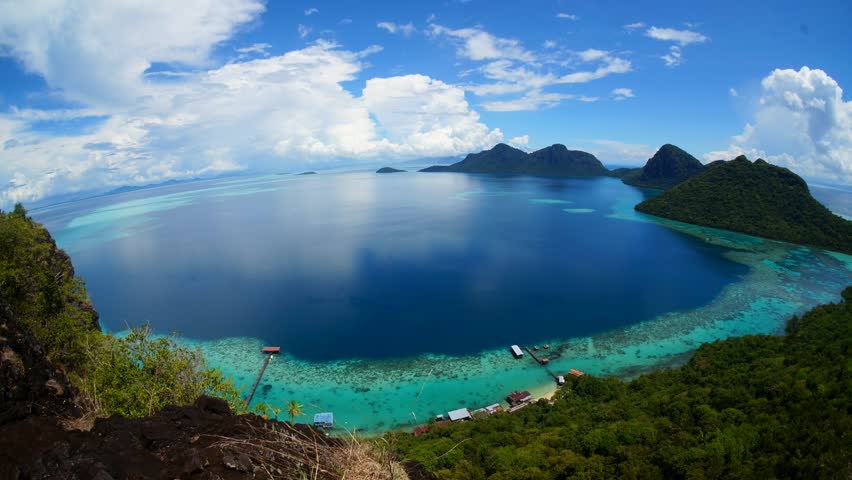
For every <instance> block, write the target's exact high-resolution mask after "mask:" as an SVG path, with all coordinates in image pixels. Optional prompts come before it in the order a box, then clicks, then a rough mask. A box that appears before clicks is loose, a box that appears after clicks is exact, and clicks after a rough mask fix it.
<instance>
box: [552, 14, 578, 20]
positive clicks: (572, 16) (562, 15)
mask: <svg viewBox="0 0 852 480" xmlns="http://www.w3.org/2000/svg"><path fill="white" fill-rule="evenodd" d="M556 18H564V19H566V20H577V19H578V18H580V17H578V16H577V15H574V14H573V13H557V14H556Z"/></svg>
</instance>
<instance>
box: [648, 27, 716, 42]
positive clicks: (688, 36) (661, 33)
mask: <svg viewBox="0 0 852 480" xmlns="http://www.w3.org/2000/svg"><path fill="white" fill-rule="evenodd" d="M645 35H647V36H649V37H651V38H653V39H656V40H663V41H667V42H677V43H679V44H680V45H681V46H686V45H689V44H690V43H704V42H706V41H707V37H705V36H704V35H702V34H700V33H698V32H693V31H692V30H677V29H674V28H659V27H651V28H649V29H648V30H647V31H646V32H645Z"/></svg>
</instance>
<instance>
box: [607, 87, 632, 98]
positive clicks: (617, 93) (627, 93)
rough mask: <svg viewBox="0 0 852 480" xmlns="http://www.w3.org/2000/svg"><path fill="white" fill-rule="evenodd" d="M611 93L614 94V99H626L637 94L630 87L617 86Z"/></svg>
mask: <svg viewBox="0 0 852 480" xmlns="http://www.w3.org/2000/svg"><path fill="white" fill-rule="evenodd" d="M610 93H611V94H612V98H613V99H614V100H626V99H628V98H633V97H634V96H635V95H634V94H633V90H631V89H629V88H616V89H614V90H613V91H612V92H610Z"/></svg>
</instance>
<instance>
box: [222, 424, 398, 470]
mask: <svg viewBox="0 0 852 480" xmlns="http://www.w3.org/2000/svg"><path fill="white" fill-rule="evenodd" d="M211 437H213V438H214V439H215V442H214V443H213V444H212V445H211V446H212V447H217V448H220V449H222V450H223V451H226V452H231V453H233V454H235V455H245V456H247V457H248V458H249V459H250V460H251V462H252V463H253V464H254V465H255V466H259V467H260V470H261V472H262V473H261V472H257V474H256V475H257V478H269V479H273V478H294V479H305V480H408V476H407V475H406V474H405V471H404V470H403V469H402V466H400V465H399V464H398V463H397V462H396V461H395V460H394V459H393V457H392V455H391V454H390V451H389V449H387V448H385V446H382V445H380V444H379V443H376V442H372V441H369V440H365V439H361V438H358V437H357V436H356V435H354V434H350V435H349V436H348V437H347V438H345V439H338V438H328V437H326V436H325V435H324V434H323V433H321V432H317V431H315V430H312V429H307V428H305V429H303V428H295V427H293V426H292V425H289V424H286V423H277V424H274V426H273V427H266V428H253V429H252V431H251V432H250V434H249V435H241V436H240V437H239V438H236V437H227V436H211ZM264 474H265V475H264Z"/></svg>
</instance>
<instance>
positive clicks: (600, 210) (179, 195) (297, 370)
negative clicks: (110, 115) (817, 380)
mask: <svg viewBox="0 0 852 480" xmlns="http://www.w3.org/2000/svg"><path fill="white" fill-rule="evenodd" d="M435 175H438V176H436V177H430V176H429V175H426V176H424V175H420V176H419V177H412V179H408V180H404V182H408V183H405V185H406V188H408V189H410V188H415V187H416V185H415V184H416V183H417V182H431V183H430V186H429V189H430V190H429V191H430V192H431V193H432V194H433V195H435V196H436V197H438V198H436V199H435V201H436V202H439V201H443V200H441V199H446V201H447V202H453V203H449V205H452V206H453V208H454V210H453V212H456V211H457V210H456V209H462V211H463V212H464V214H465V215H468V214H471V215H472V214H476V213H477V212H475V211H474V212H470V211H467V210H464V209H465V208H472V207H470V205H478V204H477V203H476V202H481V201H489V202H497V201H501V202H507V203H505V204H501V206H505V207H506V208H508V207H510V206H518V207H517V208H542V209H552V211H550V210H549V211H548V212H550V213H548V215H559V214H560V213H559V212H562V213H561V215H564V216H565V217H564V218H565V219H566V222H589V223H582V224H570V225H575V226H576V225H582V226H588V228H595V227H596V226H597V225H601V224H608V223H607V222H609V223H611V224H612V225H616V226H618V225H621V226H626V227H630V225H632V224H635V225H643V226H652V227H653V228H654V229H664V230H668V231H671V232H676V233H677V234H678V235H679V236H682V237H688V238H689V239H691V240H690V241H691V242H696V241H697V242H698V243H701V244H705V245H713V246H715V247H718V249H719V250H718V251H719V252H720V253H714V255H716V254H718V255H723V256H724V257H725V258H726V259H727V260H729V261H731V262H734V263H736V264H737V265H740V266H743V271H744V272H745V273H744V274H743V275H740V276H738V277H737V278H736V281H732V282H729V283H727V284H726V285H724V286H723V287H722V288H721V289H720V290H718V291H714V294H713V295H711V296H710V297H709V298H710V299H709V301H708V302H706V303H704V304H701V305H697V306H692V307H690V308H678V309H673V310H670V311H665V312H662V313H659V314H656V315H654V316H652V317H650V318H645V319H642V320H641V321H638V322H636V321H632V322H629V324H626V325H623V326H618V327H612V328H606V329H603V330H601V329H598V330H597V331H594V333H592V334H588V335H585V334H584V335H575V334H573V333H572V332H574V331H577V330H579V329H580V328H581V327H582V325H581V322H582V319H574V320H572V322H573V323H572V322H566V323H565V325H564V328H562V329H560V328H558V327H559V325H558V324H557V325H556V327H557V328H555V329H553V330H551V331H556V332H561V333H559V334H554V335H551V336H549V337H538V340H537V342H538V343H539V344H543V343H550V344H551V345H552V348H551V349H550V350H549V351H548V353H547V355H548V356H549V357H550V358H551V359H552V361H551V364H550V370H551V371H553V372H557V373H564V372H567V371H568V369H570V368H579V369H581V370H584V371H586V372H588V373H592V374H595V375H617V376H621V377H633V376H635V375H638V374H640V373H642V372H645V371H649V370H653V369H656V368H661V367H667V366H671V365H676V364H679V363H681V362H683V361H685V359H686V358H688V353H689V352H691V351H693V350H694V349H695V348H697V347H698V346H699V345H700V344H701V343H704V342H708V341H713V340H716V339H722V338H727V337H729V336H739V335H747V334H755V333H768V334H772V333H778V332H780V331H781V330H782V329H783V325H784V322H785V321H786V319H788V318H789V317H790V316H792V315H793V314H796V313H801V312H803V311H805V310H807V309H809V308H811V307H812V306H814V305H817V304H820V303H825V302H831V301H836V300H837V299H838V298H839V292H840V290H841V289H842V288H843V287H844V286H846V285H847V284H849V283H852V257H849V256H846V255H842V254H837V253H831V252H823V251H818V250H813V249H809V248H804V247H799V246H795V245H789V244H784V243H780V242H774V241H767V240H762V239H758V238H755V237H749V236H745V235H739V234H734V233H730V232H723V231H718V230H714V229H709V228H703V227H695V226H690V225H684V224H680V223H678V222H670V221H662V220H658V219H653V218H651V217H647V216H645V215H642V214H638V213H636V212H635V211H634V210H633V205H634V204H635V203H636V201H637V199H639V198H641V196H640V195H639V194H638V193H637V191H636V190H635V189H632V188H630V187H624V186H621V185H620V184H611V183H606V184H602V185H604V187H605V188H604V187H601V189H602V191H604V192H605V193H604V194H602V197H601V198H598V199H597V200H596V201H595V202H592V203H591V204H590V203H589V202H590V201H591V200H589V198H588V197H587V198H582V199H581V198H579V194H577V193H573V194H572V191H571V190H570V188H569V189H567V190H559V189H552V190H553V191H552V194H551V195H549V196H544V195H541V193H542V191H541V189H540V188H538V187H536V188H535V189H534V191H531V190H529V189H527V188H526V186H525V185H526V184H523V183H521V184H520V185H518V184H511V185H510V188H495V187H493V185H491V184H490V183H486V184H484V187H483V186H477V187H476V188H471V186H470V185H468V184H464V183H463V182H466V181H467V180H463V178H464V177H465V176H463V175H454V174H435ZM356 178H357V179H360V178H361V177H356ZM364 178H365V179H366V178H367V177H364ZM460 179H461V180H460ZM304 181H306V180H304V179H297V178H294V177H292V176H269V177H256V178H244V179H233V180H228V181H219V182H207V183H200V184H197V185H193V186H192V187H184V188H185V189H172V190H163V191H162V192H147V193H144V194H137V195H136V196H129V197H127V196H118V197H116V198H114V199H108V200H107V201H101V202H100V203H97V204H96V205H91V206H89V207H86V208H83V207H81V206H64V207H57V208H54V209H47V210H45V211H41V212H36V217H37V219H39V220H43V221H45V222H46V223H47V225H48V227H49V228H50V229H51V231H52V232H54V234H55V236H56V237H57V241H58V242H59V244H60V245H61V246H62V247H63V248H66V249H68V250H69V251H70V252H71V253H72V255H74V258H75V264H77V260H76V259H77V258H78V257H80V258H82V259H83V260H82V262H81V265H83V267H82V268H83V270H82V273H83V274H84V276H86V277H87V278H89V275H87V273H86V271H85V269H86V268H94V267H88V265H95V264H97V262H98V261H99V259H100V261H101V262H103V261H104V260H103V259H104V258H110V259H114V260H115V261H118V260H119V259H121V258H124V257H122V256H121V255H124V256H128V257H132V258H136V257H138V256H140V255H143V253H144V251H145V248H146V245H149V243H150V242H153V241H154V240H153V237H150V236H149V235H157V234H158V232H161V231H162V230H160V229H162V228H164V227H163V226H162V222H163V219H162V218H160V217H157V214H158V213H162V212H169V211H179V210H180V209H187V208H192V207H193V206H197V205H200V204H205V205H208V206H209V205H211V204H212V205H215V204H217V202H228V201H229V199H233V198H240V197H246V198H266V197H263V195H267V194H270V195H271V194H272V193H274V192H276V191H278V190H280V189H282V188H288V187H289V185H290V183H289V182H304ZM365 181H372V180H365ZM383 181H384V180H383ZM394 181H396V180H394ZM412 182H414V183H412ZM459 182H462V184H459ZM559 185H562V184H559ZM569 185H570V183H569ZM362 187H363V185H362ZM480 187H483V188H480ZM550 187H552V185H548V188H550ZM364 191H369V189H362V190H353V191H348V192H344V193H343V194H342V195H341V199H340V200H341V201H342V202H349V204H352V203H358V202H362V201H364V202H367V201H374V199H369V198H368V199H367V200H365V199H364V195H367V194H365V193H364ZM331 194H332V193H331V192H326V195H331ZM270 198H271V197H270ZM566 204H571V206H572V208H566ZM458 205H461V207H458ZM519 205H527V206H526V207H520V206H519ZM591 206H594V207H595V208H591ZM574 207H576V208H574ZM281 208H285V207H284V206H282V207H281ZM300 208H309V207H301V206H300ZM536 212H538V211H536ZM427 213H428V212H427ZM580 213H581V214H582V215H577V214H580ZM346 214H347V216H348V217H352V216H355V217H356V218H354V220H355V221H357V222H366V221H367V220H366V219H365V218H363V217H360V216H358V215H361V214H363V212H361V211H347V212H346ZM560 218H562V217H558V216H555V217H550V216H548V217H546V219H547V222H553V221H554V219H556V220H559V219H560ZM350 219H351V218H350ZM574 219H577V220H574ZM619 222H632V223H625V224H622V223H619ZM313 228H322V226H321V225H320V226H315V227H313ZM625 231H631V232H632V231H633V230H632V229H629V228H628V230H625ZM638 231H640V232H645V230H638ZM389 233H390V234H393V231H391V232H389ZM585 233H586V234H591V233H588V231H586V232H585ZM222 235H223V236H226V234H225V233H223V234H222ZM226 238H230V237H226ZM128 239H134V240H135V241H134V242H133V243H123V242H126V241H128ZM441 241H451V242H452V241H456V240H455V239H450V240H447V239H446V238H443V237H441ZM626 241H631V240H630V239H627V240H626ZM636 241H640V240H636ZM687 244H689V243H688V242H687ZM110 248H115V249H117V250H118V251H119V252H120V255H118V254H114V253H110V252H111V250H110ZM148 248H152V247H150V245H149V247H148ZM116 255H118V256H116ZM246 255H249V256H250V255H251V252H246ZM247 262H248V264H249V265H251V266H252V268H254V269H260V270H263V262H262V261H260V262H255V261H254V259H249V260H247ZM625 268H627V267H625ZM696 268H699V267H697V266H696ZM92 272H93V273H97V272H96V271H95V270H94V269H93V270H92ZM697 273H698V272H696V274H697ZM110 275H112V277H110V278H114V276H115V275H116V273H115V272H114V271H110ZM132 275H133V273H132V272H129V273H128V276H132ZM92 278H94V279H96V280H95V282H96V283H98V285H95V284H92V282H90V289H93V290H94V291H98V289H99V288H102V287H101V286H100V283H101V282H103V280H101V279H100V278H101V277H99V276H98V275H97V274H95V275H93V276H92ZM119 281H120V279H119ZM128 281H130V280H128ZM672 288H673V287H672ZM694 288H700V287H694ZM608 300H609V301H611V302H619V301H621V300H622V299H621V298H619V296H618V295H614V296H613V297H612V298H611V299H608ZM95 303H96V306H98V305H99V302H98V299H97V298H95ZM362 303H363V302H362ZM359 305H361V304H359ZM155 306H156V305H155ZM99 308H100V307H99ZM359 308H360V307H359ZM531 315H532V313H531ZM105 321H106V323H107V324H108V325H110V326H112V328H113V329H118V328H116V327H117V326H120V322H116V321H115V320H114V319H112V320H111V319H109V318H106V319H105ZM202 321H203V320H202ZM518 322H519V324H520V325H523V326H524V327H525V328H531V326H530V322H528V321H527V319H523V318H521V319H519V320H518ZM156 326H157V324H156V323H155V327H156ZM411 334H412V335H417V331H416V330H412V332H411ZM506 338H512V336H511V335H509V336H508V337H506ZM181 341H182V342H184V343H186V344H188V345H192V346H197V347H198V348H200V349H201V350H202V351H203V352H204V354H205V356H206V358H207V359H208V361H209V362H210V363H211V364H212V365H215V366H218V367H220V368H222V369H223V371H224V372H225V373H226V374H229V375H231V376H233V377H234V379H235V380H236V381H237V383H238V384H239V385H242V386H243V387H244V388H247V387H248V386H250V384H251V383H252V381H253V380H254V377H255V375H256V374H257V371H258V370H259V368H260V366H261V362H262V360H263V358H264V357H263V355H261V354H260V353H259V350H260V347H261V346H263V345H264V343H266V341H265V340H261V339H260V338H254V337H238V336H233V335H229V336H226V337H224V338H213V339H206V340H202V339H198V338H194V339H193V338H183V339H181ZM352 341H358V340H357V338H353V339H352ZM505 343H506V345H502V344H501V345H500V346H499V347H494V348H486V349H484V350H483V351H477V352H476V353H470V354H457V355H453V354H442V355H438V354H430V353H422V354H417V355H414V356H407V357H400V356H396V357H390V358H371V359H363V358H340V359H332V360H324V361H316V360H306V359H304V358H299V357H296V356H293V355H292V354H288V353H285V354H284V355H282V356H281V357H278V358H276V359H275V360H274V361H273V362H272V363H271V364H270V366H269V368H268V369H267V371H266V374H265V376H264V380H263V381H262V382H261V385H260V387H259V388H258V392H257V394H256V397H255V398H256V401H263V402H267V403H270V404H274V405H279V406H283V405H284V404H285V403H286V402H287V401H288V400H291V399H295V400H298V401H300V402H301V403H303V404H304V405H305V406H306V409H305V410H306V412H307V413H308V414H312V413H316V412H320V411H333V412H334V414H335V418H336V420H337V422H338V424H339V425H340V426H341V427H345V428H346V429H350V430H351V429H356V428H357V429H358V430H361V431H366V432H372V433H374V432H381V431H386V430H390V429H397V428H410V427H411V426H413V425H415V424H417V423H422V422H424V421H425V420H426V419H428V418H429V417H431V416H434V415H436V414H439V413H446V412H447V411H448V410H452V409H455V408H459V407H469V408H479V407H482V406H485V405H489V404H491V403H495V402H500V401H501V400H502V398H503V397H504V396H505V395H506V394H507V393H508V392H511V391H513V390H516V389H529V390H531V391H533V393H535V394H543V393H546V392H548V391H550V390H551V389H552V387H553V380H552V378H551V377H550V375H549V374H548V373H547V372H546V371H545V370H544V369H543V368H541V367H539V366H538V365H537V364H535V363H534V361H532V360H531V359H530V358H529V357H527V358H525V359H521V360H515V359H513V358H512V357H511V355H510V354H509V353H508V351H507V349H506V347H508V344H510V343H516V342H513V341H506V342H505ZM315 348H317V349H321V348H323V345H321V344H317V345H315ZM285 349H286V346H285ZM300 420H302V421H308V416H306V417H305V418H302V419H300Z"/></svg>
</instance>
